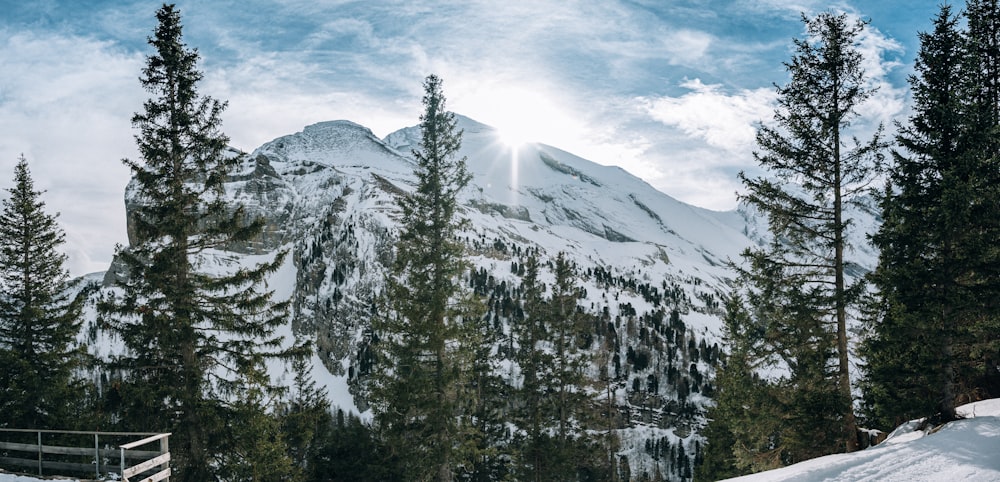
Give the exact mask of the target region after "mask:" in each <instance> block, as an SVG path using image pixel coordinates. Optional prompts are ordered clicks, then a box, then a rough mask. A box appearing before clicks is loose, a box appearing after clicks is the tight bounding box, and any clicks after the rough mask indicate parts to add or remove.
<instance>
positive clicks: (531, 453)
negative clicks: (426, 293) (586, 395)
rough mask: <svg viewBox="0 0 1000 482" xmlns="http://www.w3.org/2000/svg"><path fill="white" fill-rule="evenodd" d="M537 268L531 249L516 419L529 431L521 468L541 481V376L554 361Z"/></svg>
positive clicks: (524, 284) (520, 328)
mask: <svg viewBox="0 0 1000 482" xmlns="http://www.w3.org/2000/svg"><path fill="white" fill-rule="evenodd" d="M538 269H539V263H538V253H537V252H532V253H531V254H529V255H528V258H527V260H526V261H525V262H524V278H523V279H522V281H521V291H522V296H523V298H524V302H523V303H524V307H523V311H524V314H525V316H524V319H523V320H521V321H520V323H518V324H517V325H516V326H515V327H514V330H515V336H516V337H517V342H518V351H517V353H516V354H515V357H514V358H515V361H517V363H518V366H519V368H520V369H521V376H522V377H523V379H522V381H521V389H520V390H519V391H518V407H519V410H518V411H517V412H516V419H517V421H518V424H519V426H520V427H521V429H523V430H524V431H525V433H526V440H525V441H524V444H523V449H522V453H521V464H520V465H521V469H520V470H521V472H522V474H521V478H522V479H523V480H532V481H540V480H542V468H543V467H544V466H545V460H546V458H547V453H546V450H545V449H546V439H547V435H546V434H545V432H543V429H544V426H543V425H542V422H543V418H542V417H543V412H542V403H543V402H544V400H545V399H546V391H545V387H544V386H543V385H542V381H541V380H540V376H541V374H542V371H543V370H544V368H545V367H546V366H551V363H552V355H551V354H550V353H549V352H548V351H547V350H545V348H544V347H543V346H541V345H540V344H541V343H542V341H543V340H544V339H545V337H546V330H545V315H544V311H543V310H544V308H543V306H544V305H543V301H544V293H545V288H544V286H543V285H542V284H541V282H540V281H539V279H538Z"/></svg>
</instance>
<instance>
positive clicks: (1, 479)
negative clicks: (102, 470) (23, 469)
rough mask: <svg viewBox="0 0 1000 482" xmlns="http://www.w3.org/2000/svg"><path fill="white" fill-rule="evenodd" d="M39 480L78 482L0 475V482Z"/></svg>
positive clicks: (75, 480)
mask: <svg viewBox="0 0 1000 482" xmlns="http://www.w3.org/2000/svg"><path fill="white" fill-rule="evenodd" d="M40 480H47V481H49V482H51V481H53V480H58V481H61V482H79V480H77V479H36V478H34V477H28V476H26V475H14V474H0V482H38V481H40Z"/></svg>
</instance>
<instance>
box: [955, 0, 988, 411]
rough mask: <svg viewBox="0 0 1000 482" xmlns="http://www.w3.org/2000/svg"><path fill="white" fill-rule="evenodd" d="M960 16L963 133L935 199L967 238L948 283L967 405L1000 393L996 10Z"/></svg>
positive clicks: (983, 6)
mask: <svg viewBox="0 0 1000 482" xmlns="http://www.w3.org/2000/svg"><path fill="white" fill-rule="evenodd" d="M965 16H966V20H967V25H968V27H967V28H968V33H967V34H966V41H965V59H964V60H965V61H964V62H963V66H962V78H963V80H964V85H963V90H962V92H963V96H962V98H963V100H964V101H965V103H966V106H965V109H964V111H965V114H964V117H966V118H965V122H963V126H964V132H963V134H964V135H963V138H962V142H961V144H960V148H959V150H960V152H961V157H960V158H959V162H958V166H956V168H955V169H954V170H953V171H952V172H951V173H950V174H951V176H949V178H948V179H946V181H948V182H947V183H946V186H947V187H948V189H946V190H945V191H944V192H943V196H942V202H943V203H944V204H946V209H948V211H949V213H950V214H949V222H950V224H949V225H947V226H945V227H944V229H946V230H948V231H950V232H953V231H955V230H965V232H966V234H967V238H965V239H963V242H962V246H961V249H960V256H959V259H960V260H961V263H962V265H963V267H962V271H960V272H958V273H956V274H957V276H956V277H955V278H954V281H953V282H954V283H955V284H957V285H959V286H960V287H961V288H962V290H963V291H964V292H965V293H966V299H967V300H970V301H971V302H972V308H971V309H968V308H967V307H962V309H963V311H964V312H963V313H960V314H959V316H957V317H956V319H957V320H958V323H959V326H960V329H959V331H958V335H959V336H960V337H961V341H962V343H961V349H962V351H961V352H956V353H954V357H955V359H956V360H960V361H961V363H959V364H956V366H955V372H956V373H957V377H958V379H957V381H956V383H955V390H954V394H955V397H956V399H960V400H966V401H972V400H978V399H982V398H989V397H995V396H998V395H1000V304H998V300H1000V246H998V244H997V239H1000V217H998V216H997V213H998V212H1000V136H998V135H997V133H998V132H1000V5H998V2H997V1H996V0H969V1H968V2H967V3H966V15H965ZM966 221H967V222H966Z"/></svg>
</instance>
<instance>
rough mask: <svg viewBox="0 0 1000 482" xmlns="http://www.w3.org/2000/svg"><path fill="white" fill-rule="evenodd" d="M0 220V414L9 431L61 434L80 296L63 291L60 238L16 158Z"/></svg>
mask: <svg viewBox="0 0 1000 482" xmlns="http://www.w3.org/2000/svg"><path fill="white" fill-rule="evenodd" d="M7 192H8V193H9V194H10V197H8V198H6V199H4V200H3V203H2V206H3V211H2V213H0V289H2V291H3V292H2V294H0V357H2V358H3V359H4V360H3V361H4V363H3V369H2V372H3V373H2V375H0V381H2V382H3V383H2V384H0V385H2V388H0V413H3V422H2V423H3V425H4V426H6V427H13V428H37V429H65V428H72V427H73V426H74V425H75V424H74V421H73V420H71V419H70V416H69V411H70V408H71V407H72V406H74V405H77V404H78V403H79V399H78V396H79V392H80V390H79V383H78V382H75V381H74V379H73V370H74V368H75V367H76V366H78V363H79V361H80V355H81V353H79V350H78V349H77V348H76V347H75V343H74V339H75V337H76V335H77V334H78V333H79V328H80V311H81V308H82V300H83V297H80V296H72V295H71V294H70V292H69V288H70V283H69V282H68V280H69V272H68V271H67V270H66V268H65V266H64V264H65V262H66V255H65V254H63V253H60V252H59V251H58V248H59V246H60V245H61V244H63V242H64V239H65V235H64V234H63V231H62V229H61V228H60V227H59V224H58V223H57V221H56V216H55V215H52V214H49V213H47V212H45V203H44V202H43V201H42V200H41V196H42V194H43V192H41V191H36V190H35V186H34V181H33V180H32V179H31V173H30V172H29V170H28V161H27V160H25V158H24V156H21V157H20V158H19V159H18V162H17V165H16V166H15V167H14V186H13V187H11V188H9V189H7Z"/></svg>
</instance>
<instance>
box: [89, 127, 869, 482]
mask: <svg viewBox="0 0 1000 482" xmlns="http://www.w3.org/2000/svg"><path fill="white" fill-rule="evenodd" d="M458 122H459V127H460V128H461V129H462V130H463V131H464V134H463V143H462V149H461V152H460V154H461V155H463V156H465V157H466V158H467V165H468V168H469V171H470V173H471V174H472V175H473V178H472V180H471V182H470V185H469V186H468V187H467V189H466V190H464V191H463V193H462V195H461V197H460V203H461V205H462V208H461V210H460V211H461V212H460V215H461V216H463V217H465V218H466V219H468V221H469V223H468V228H467V229H466V231H464V232H463V233H462V235H461V236H462V240H463V242H464V243H465V245H466V248H467V252H468V253H469V260H470V262H471V264H472V265H473V266H472V267H473V271H474V273H476V275H475V277H477V278H479V279H478V280H474V279H473V277H474V276H473V274H472V273H470V274H469V275H467V276H468V279H467V280H466V281H468V282H469V283H470V284H472V283H473V282H474V281H475V282H476V283H479V286H478V288H477V289H479V290H480V291H481V294H483V295H484V296H486V297H488V298H490V300H489V301H490V306H491V307H499V306H503V305H504V304H505V303H508V302H509V301H510V300H511V296H512V291H513V290H515V289H516V288H517V287H519V286H520V283H521V276H522V274H519V273H517V270H516V267H517V265H519V264H523V261H524V259H523V253H524V252H526V250H527V249H537V250H538V251H539V252H540V253H541V257H542V263H543V272H542V273H541V281H543V282H545V283H549V282H551V280H552V274H551V272H549V271H548V268H546V267H545V263H546V262H547V261H550V260H552V259H553V258H554V257H555V256H556V255H557V254H558V253H560V252H565V253H566V256H567V257H568V258H569V259H570V260H571V261H573V262H575V263H576V266H577V270H578V272H579V274H580V281H579V284H580V287H581V288H582V293H583V295H582V297H581V300H580V305H581V307H582V308H583V309H584V310H586V311H587V312H588V313H591V314H593V315H595V316H598V317H599V318H600V320H601V322H600V323H598V324H596V326H597V328H598V335H599V336H600V337H603V338H604V340H608V341H609V342H610V345H611V346H612V347H613V352H612V351H610V350H608V349H605V348H603V347H602V346H601V345H600V343H602V341H601V339H598V340H597V341H595V342H594V344H593V346H592V350H593V351H594V354H595V362H594V365H593V366H592V367H591V370H592V375H593V378H594V379H598V378H600V375H599V374H601V373H604V374H605V375H604V377H605V379H606V380H608V378H609V377H610V380H608V381H607V386H604V387H600V388H599V389H594V390H595V392H596V393H600V394H602V395H600V396H602V397H607V395H606V394H607V393H610V396H611V397H612V399H613V401H614V405H615V408H616V411H617V413H616V417H617V422H616V427H615V431H616V433H617V434H618V435H619V437H620V439H621V451H620V452H619V454H620V455H622V456H625V457H627V458H628V462H629V465H630V467H631V470H632V474H633V475H635V476H639V475H640V474H642V473H644V472H645V473H647V474H649V475H652V474H654V473H656V472H660V473H662V474H665V475H671V474H672V475H674V476H676V475H677V474H678V473H680V472H679V470H680V469H679V468H678V467H676V466H671V465H670V464H669V463H668V462H666V461H664V460H663V459H662V457H659V456H654V455H653V454H651V453H650V447H651V446H653V444H654V443H655V446H657V447H663V450H664V451H665V452H669V449H667V445H668V444H669V447H670V448H673V449H677V448H680V449H681V450H683V451H684V452H685V453H687V454H688V456H689V457H690V458H693V457H694V455H695V453H696V452H697V451H698V450H699V447H700V444H702V443H703V442H704V440H703V439H702V438H701V436H700V435H699V431H700V429H701V427H703V425H704V416H703V411H704V409H705V408H706V407H707V404H708V403H710V397H709V396H707V395H706V394H705V393H710V390H711V389H712V387H711V379H712V374H713V371H714V368H713V362H714V360H715V359H716V357H717V356H718V353H719V349H720V348H719V346H718V344H719V339H720V327H721V321H720V316H721V314H722V313H721V309H720V307H719V300H720V295H721V294H723V293H725V292H727V291H728V290H729V289H730V278H731V276H732V273H731V272H730V271H729V269H728V268H727V262H728V261H729V260H737V259H738V258H739V253H740V252H741V251H742V250H743V249H745V248H746V247H748V246H751V245H754V244H758V243H760V242H762V240H763V239H764V237H765V235H764V234H762V233H766V226H764V225H763V222H762V220H761V219H760V217H759V216H756V215H754V214H753V213H749V212H735V211H733V212H715V211H710V210H706V209H701V208H697V207H694V206H690V205H687V204H684V203H682V202H680V201H678V200H676V199H674V198H672V197H670V196H668V195H666V194H664V193H662V192H660V191H657V190H656V189H654V188H653V187H651V186H650V185H649V184H647V183H646V182H644V181H642V180H641V179H639V178H636V177H635V176H632V175H631V174H629V173H627V172H626V171H624V170H622V169H620V168H617V167H609V166H602V165H599V164H597V163H594V162H591V161H588V160H586V159H582V158H580V157H577V156H575V155H573V154H570V153H568V152H565V151H562V150H560V149H557V148H555V147H551V146H547V145H544V144H525V145H522V146H519V147H517V148H511V147H509V146H507V145H505V144H503V143H501V142H500V141H499V139H500V136H499V135H498V133H497V131H496V130H494V129H493V128H491V127H489V126H486V125H483V124H480V123H478V122H476V121H474V120H472V119H468V118H465V117H461V116H458ZM419 139H420V132H419V128H417V127H409V128H405V129H401V130H399V131H397V132H394V133H392V134H390V135H388V136H387V137H386V138H385V139H379V138H377V137H375V136H374V135H373V134H372V132H371V131H370V130H369V129H367V128H365V127H363V126H360V125H358V124H355V123H353V122H349V121H330V122H322V123H318V124H314V125H310V126H307V127H305V128H304V129H303V130H302V131H301V132H297V133H294V134H289V135H285V136H281V137H278V138H276V139H274V140H273V141H270V142H268V143H265V144H264V145H262V146H260V147H259V148H257V149H256V150H254V151H253V152H252V153H251V154H249V155H248V156H246V157H245V158H244V162H243V163H242V164H241V165H240V166H239V167H238V168H237V169H236V170H235V171H234V172H233V173H231V175H230V178H229V180H228V182H227V185H226V196H227V197H228V200H229V202H231V203H232V204H233V205H242V206H244V207H245V208H246V209H247V211H248V212H249V213H250V214H252V215H256V216H261V217H263V219H264V221H265V233H264V235H263V236H262V237H261V238H260V239H257V240H255V241H254V242H253V243H248V244H247V245H244V246H235V247H233V249H234V250H235V251H237V252H238V253H240V254H239V255H240V256H246V257H248V259H247V261H249V260H251V259H252V258H253V257H254V256H269V255H272V254H273V253H274V252H275V251H276V250H278V249H288V250H289V251H290V253H291V255H290V256H289V258H288V262H287V264H286V266H284V267H283V268H282V270H281V271H280V273H278V274H277V275H276V276H275V277H274V278H273V279H271V280H270V281H269V286H272V287H275V288H278V291H279V292H280V293H281V294H282V296H289V297H291V300H292V308H293V310H292V311H293V313H292V319H291V320H290V323H289V326H288V327H287V331H286V332H285V334H288V335H294V336H297V337H306V338H310V339H312V340H315V342H316V346H317V349H318V353H317V355H316V358H315V359H314V360H313V362H314V370H315V371H314V378H315V379H316V380H317V381H318V382H319V383H321V384H322V385H324V386H326V387H327V389H328V392H329V393H330V395H331V399H332V401H333V402H334V403H335V405H337V406H339V407H341V408H344V409H345V410H348V411H351V412H355V413H360V414H361V415H362V416H364V417H368V416H370V412H367V405H366V403H365V397H364V390H365V380H366V376H367V375H366V374H367V373H369V372H370V370H371V368H372V362H373V359H372V357H371V353H370V350H369V342H370V340H371V336H372V334H371V331H370V321H371V318H372V316H373V314H374V313H373V309H374V304H373V302H374V300H375V299H376V297H377V296H378V295H379V294H380V292H381V289H382V284H383V282H384V279H385V275H386V272H387V266H389V264H390V263H391V260H392V256H393V253H392V248H393V245H394V242H395V237H396V232H397V229H398V226H399V221H400V220H399V216H400V213H399V210H398V208H397V202H396V201H397V199H398V198H399V196H403V195H406V193H407V192H410V191H412V189H413V186H414V182H415V178H414V176H413V167H414V161H413V159H412V158H411V152H412V150H413V149H414V148H416V145H417V143H418V142H419ZM130 194H131V191H130V192H129V193H126V197H127V199H126V207H127V208H128V206H130V205H134V204H135V203H136V202H137V200H135V199H129V198H128V196H130ZM860 214H861V217H862V219H860V221H859V222H858V223H857V225H858V226H859V229H858V231H859V232H858V233H857V236H856V239H864V238H863V236H864V232H863V231H864V229H861V228H867V227H870V226H874V225H875V219H874V217H873V216H872V215H871V214H870V213H860ZM859 244H861V243H859ZM853 256H854V258H853V259H854V262H855V263H856V265H857V266H859V267H860V269H861V271H862V272H863V271H864V270H867V269H871V268H872V267H873V265H874V259H875V258H874V256H873V255H872V253H871V252H870V251H869V250H866V249H859V250H858V251H856V252H854V253H853ZM109 273H111V274H109V277H108V278H106V281H107V280H109V279H110V276H112V275H113V273H114V269H112V271H111V272H109ZM501 311H502V310H501ZM491 317H492V318H493V319H494V320H495V323H496V329H497V330H498V331H499V332H500V333H501V334H502V335H509V334H510V333H511V326H510V318H509V317H510V315H509V314H504V313H502V312H498V313H493V314H492V315H491ZM91 326H93V325H91ZM96 330H97V329H96V327H95V328H94V329H93V330H92V331H96ZM91 339H101V340H106V339H107V338H106V337H104V336H103V335H102V334H101V333H93V334H91ZM500 348H501V347H499V346H498V347H497V352H498V353H500V351H501V350H500ZM97 351H100V352H102V353H108V352H110V351H113V349H112V348H108V349H104V348H102V349H101V350H97ZM499 364H500V365H501V366H502V367H503V370H505V372H504V375H505V376H510V377H516V372H517V371H516V367H515V366H512V364H511V363H510V360H507V359H504V360H500V363H499ZM279 375H280V374H279ZM605 400H606V398H605ZM602 403H603V402H602ZM674 478H676V477H674Z"/></svg>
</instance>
